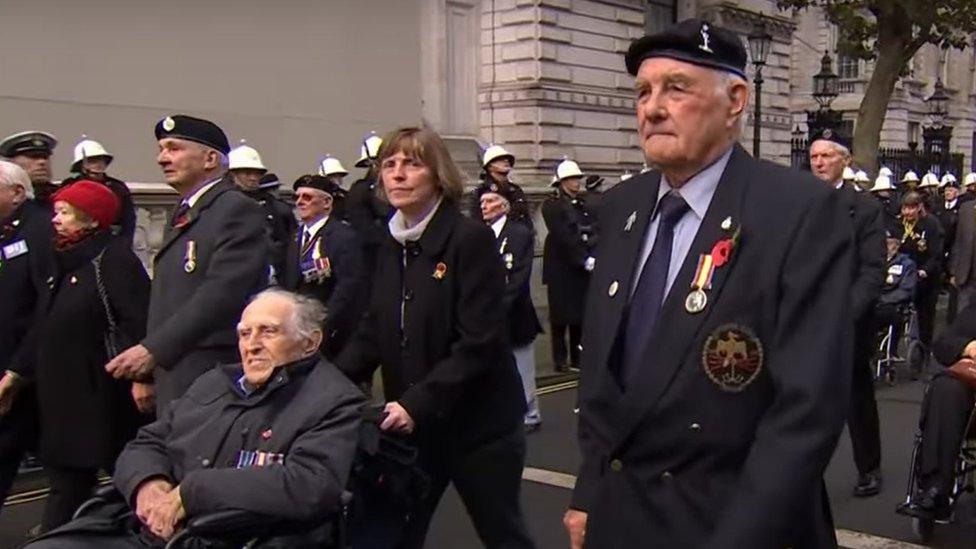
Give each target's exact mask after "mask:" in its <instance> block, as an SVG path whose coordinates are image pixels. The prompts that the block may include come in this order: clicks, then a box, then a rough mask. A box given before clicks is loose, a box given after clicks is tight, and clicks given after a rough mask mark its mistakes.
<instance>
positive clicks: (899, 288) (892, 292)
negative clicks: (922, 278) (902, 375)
mask: <svg viewBox="0 0 976 549" xmlns="http://www.w3.org/2000/svg"><path fill="white" fill-rule="evenodd" d="M885 243H886V247H887V255H886V258H885V279H884V284H883V285H882V287H881V296H880V298H879V299H878V304H877V306H876V308H875V311H874V318H875V322H876V326H878V327H880V328H881V329H882V330H883V336H882V339H881V345H880V349H879V351H880V356H879V357H878V366H879V368H878V372H877V377H881V376H882V375H886V374H889V373H890V374H893V372H894V367H893V365H892V362H893V357H894V355H896V354H897V350H898V341H899V340H900V339H901V331H902V327H903V326H904V325H905V321H906V318H907V316H908V314H910V313H909V310H910V308H911V305H912V300H914V299H915V287H916V286H917V285H918V268H917V267H916V265H915V262H914V261H912V258H910V257H908V255H907V254H904V253H902V252H900V251H899V249H898V248H899V247H900V246H901V235H900V234H899V232H898V229H897V227H895V226H894V225H892V226H891V227H889V228H888V229H887V230H886V231H885Z"/></svg>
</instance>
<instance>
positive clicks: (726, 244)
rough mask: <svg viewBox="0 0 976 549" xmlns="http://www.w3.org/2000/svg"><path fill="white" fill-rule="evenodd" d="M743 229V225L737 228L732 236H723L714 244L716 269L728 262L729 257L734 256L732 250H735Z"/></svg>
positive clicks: (713, 258)
mask: <svg viewBox="0 0 976 549" xmlns="http://www.w3.org/2000/svg"><path fill="white" fill-rule="evenodd" d="M741 231H742V229H741V227H738V228H736V229H735V233H734V234H733V235H732V238H723V239H722V240H719V241H718V242H716V243H715V245H714V246H712V262H713V265H714V267H715V268H716V269H718V268H719V267H721V266H722V265H725V264H726V263H728V262H729V259H731V258H732V252H733V251H734V250H735V245H736V244H738V242H739V235H740V233H741Z"/></svg>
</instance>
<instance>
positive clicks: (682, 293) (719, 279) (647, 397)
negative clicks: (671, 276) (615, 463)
mask: <svg viewBox="0 0 976 549" xmlns="http://www.w3.org/2000/svg"><path fill="white" fill-rule="evenodd" d="M752 161H753V160H752V159H751V157H749V156H748V154H746V153H745V151H744V150H742V149H741V147H738V146H736V148H735V149H734V150H733V151H732V156H731V157H730V158H729V163H728V165H727V166H726V167H725V171H724V172H723V174H722V177H721V179H720V180H719V184H718V187H717V188H716V189H715V194H714V195H713V196H712V201H711V203H710V204H709V206H708V211H707V212H706V214H705V218H704V219H703V220H702V223H701V226H700V227H699V228H698V233H697V234H696V235H695V239H694V241H693V242H692V245H691V248H690V249H689V250H688V255H687V256H686V257H685V259H684V262H683V263H682V265H681V269H680V270H679V271H678V276H677V278H676V279H675V281H674V284H673V285H672V286H671V289H670V291H669V292H668V295H667V297H666V298H665V300H664V304H663V306H662V309H661V317H660V319H659V321H658V324H657V326H658V327H657V328H656V329H655V330H654V334H653V335H652V336H651V341H650V344H649V345H648V347H647V351H646V352H645V355H644V361H643V365H642V368H643V372H642V374H641V375H640V376H639V377H638V379H637V381H635V382H634V384H633V385H632V386H631V387H628V388H627V392H626V393H625V395H624V398H623V401H622V406H623V410H622V415H621V425H620V431H619V435H620V438H619V439H618V440H617V444H616V447H617V448H619V447H620V446H621V445H622V444H623V443H624V442H625V441H626V440H627V438H628V437H629V436H630V434H631V433H632V432H633V431H634V429H635V428H636V427H637V426H638V424H639V423H640V421H641V419H642V418H643V416H644V415H645V414H646V413H647V412H648V411H649V410H650V409H651V408H652V407H653V406H654V405H655V404H656V403H657V401H658V400H659V399H660V398H661V395H662V394H663V393H664V390H665V389H666V388H667V387H668V385H669V384H670V382H671V380H672V379H673V378H674V375H675V374H676V373H677V372H678V370H679V369H680V368H681V367H682V365H684V363H685V358H686V356H687V355H688V350H689V347H690V345H691V344H692V342H693V341H694V340H695V339H696V337H697V336H698V332H699V330H700V329H701V327H702V325H703V324H704V323H705V321H706V320H707V319H708V317H709V315H710V313H711V311H713V310H715V307H716V303H717V302H718V301H719V300H720V299H721V295H722V287H723V285H724V284H725V281H726V280H727V279H728V276H729V273H730V272H731V271H732V269H733V268H734V266H735V262H736V258H737V257H738V256H739V255H740V253H739V251H738V250H733V252H732V256H731V258H730V260H729V262H728V263H726V264H725V265H723V266H722V267H720V268H717V269H715V273H714V276H713V278H712V288H711V290H708V291H707V292H706V294H707V296H708V305H707V306H706V307H705V310H703V311H701V312H699V313H689V312H688V311H686V310H685V299H686V298H687V296H688V293H689V292H690V290H691V281H692V278H693V277H694V276H695V271H696V269H697V267H698V259H699V257H700V256H701V255H702V254H707V253H710V252H711V251H712V247H713V246H714V245H715V243H716V242H718V241H720V240H722V239H725V238H732V237H733V234H734V232H735V230H736V228H737V227H738V226H739V221H740V212H741V211H742V204H743V201H744V197H745V191H746V183H747V182H746V180H745V177H744V176H745V174H746V173H748V164H749V163H751V162H752ZM726 218H730V219H731V226H730V228H729V229H723V228H722V225H723V223H724V221H725V220H726ZM743 244H744V243H743V242H742V241H741V239H740V241H739V242H738V243H737V244H736V248H741V246H743Z"/></svg>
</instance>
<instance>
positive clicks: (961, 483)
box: [895, 408, 976, 544]
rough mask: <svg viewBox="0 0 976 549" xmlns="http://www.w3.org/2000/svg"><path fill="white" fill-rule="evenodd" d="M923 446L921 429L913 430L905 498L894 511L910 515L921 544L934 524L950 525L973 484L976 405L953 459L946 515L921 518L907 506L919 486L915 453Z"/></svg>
mask: <svg viewBox="0 0 976 549" xmlns="http://www.w3.org/2000/svg"><path fill="white" fill-rule="evenodd" d="M921 447H922V431H921V429H916V431H915V438H914V442H913V447H912V461H911V465H910V466H909V469H908V486H907V493H906V495H905V501H904V502H903V503H902V504H900V505H899V506H898V507H897V508H896V510H895V512H896V513H898V514H901V515H905V516H908V517H910V518H911V521H912V532H913V533H914V534H915V536H916V537H918V539H919V541H921V542H922V543H926V544H927V543H929V542H930V541H931V540H932V536H933V535H934V534H935V525H936V524H950V523H952V522H953V521H954V520H955V510H956V505H957V504H958V502H959V499H960V498H961V497H962V496H963V495H964V494H966V493H972V492H973V491H974V486H976V483H974V481H976V408H974V409H973V411H972V412H970V414H969V424H968V426H967V427H966V436H965V437H963V442H962V445H961V447H960V448H959V456H958V457H957V458H956V464H955V472H954V475H953V477H954V478H953V481H952V488H951V489H950V491H949V494H948V499H949V514H948V518H947V519H945V520H942V519H924V518H920V517H917V516H914V515H913V514H911V513H910V512H908V511H907V510H906V509H907V508H908V506H909V505H910V504H911V502H912V497H913V496H914V495H915V494H916V492H917V491H918V489H919V485H918V459H919V458H918V454H919V452H920V451H921Z"/></svg>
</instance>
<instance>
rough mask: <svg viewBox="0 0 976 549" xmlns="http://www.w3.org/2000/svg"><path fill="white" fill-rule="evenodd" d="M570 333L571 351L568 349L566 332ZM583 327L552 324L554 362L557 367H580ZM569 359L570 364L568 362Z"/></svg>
mask: <svg viewBox="0 0 976 549" xmlns="http://www.w3.org/2000/svg"><path fill="white" fill-rule="evenodd" d="M567 330H568V331H569V350H568V352H567V349H566V331H567ZM582 336H583V327H582V326H581V325H579V324H555V323H554V324H552V334H551V337H552V361H553V363H554V364H555V365H556V366H565V365H567V364H571V365H573V366H579V358H580V342H581V341H582ZM567 358H568V360H569V362H567Z"/></svg>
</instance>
